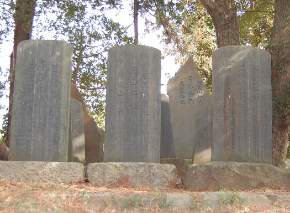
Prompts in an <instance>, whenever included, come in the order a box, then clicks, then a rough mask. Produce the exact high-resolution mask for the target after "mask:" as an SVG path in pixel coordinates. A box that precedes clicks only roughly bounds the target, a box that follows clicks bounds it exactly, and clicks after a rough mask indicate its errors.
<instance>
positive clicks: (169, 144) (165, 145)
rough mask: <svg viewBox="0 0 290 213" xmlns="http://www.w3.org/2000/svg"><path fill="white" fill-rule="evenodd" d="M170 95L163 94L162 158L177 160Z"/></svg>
mask: <svg viewBox="0 0 290 213" xmlns="http://www.w3.org/2000/svg"><path fill="white" fill-rule="evenodd" d="M175 157H176V156H175V148H174V143H173V135H172V125H171V118H170V109H169V97H168V95H164V94H161V141H160V158H175Z"/></svg>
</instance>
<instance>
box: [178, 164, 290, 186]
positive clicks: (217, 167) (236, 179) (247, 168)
mask: <svg viewBox="0 0 290 213" xmlns="http://www.w3.org/2000/svg"><path fill="white" fill-rule="evenodd" d="M289 177H290V170H289V169H284V168H278V167H274V166H272V165H270V164H262V163H250V162H222V161H215V162H211V163H205V164H198V165H195V166H192V167H191V168H190V169H188V170H187V172H186V173H185V175H184V176H183V177H182V181H183V184H184V186H186V187H188V188H189V189H194V190H205V189H208V190H220V189H228V190H254V189H260V188H263V187H268V188H272V189H287V188H289V187H290V181H289Z"/></svg>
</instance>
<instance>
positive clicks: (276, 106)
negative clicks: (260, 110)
mask: <svg viewBox="0 0 290 213" xmlns="http://www.w3.org/2000/svg"><path fill="white" fill-rule="evenodd" d="M289 23H290V1H289V0H276V6H275V17H274V23H273V30H272V35H271V46H270V48H269V52H270V53H271V56H272V96H273V138H272V139H273V142H272V143H273V152H272V163H273V165H278V164H280V163H283V162H285V160H286V156H287V147H288V141H289V133H290V117H289V113H290V109H289V103H290V87H289V80H290V79H289V77H290V60H289V57H290V27H289Z"/></svg>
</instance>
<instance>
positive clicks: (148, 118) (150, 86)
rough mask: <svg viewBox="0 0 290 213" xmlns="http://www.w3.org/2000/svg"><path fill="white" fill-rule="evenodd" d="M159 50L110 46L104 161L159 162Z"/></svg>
mask: <svg viewBox="0 0 290 213" xmlns="http://www.w3.org/2000/svg"><path fill="white" fill-rule="evenodd" d="M160 73H161V54H160V51H159V50H157V49H155V48H152V47H146V46H140V45H125V46H119V47H113V48H111V49H109V56H108V72H107V74H108V77H107V95H106V96H107V97H106V134H105V144H104V162H152V163H159V162H160V133H161V129H160V125H161V100H160Z"/></svg>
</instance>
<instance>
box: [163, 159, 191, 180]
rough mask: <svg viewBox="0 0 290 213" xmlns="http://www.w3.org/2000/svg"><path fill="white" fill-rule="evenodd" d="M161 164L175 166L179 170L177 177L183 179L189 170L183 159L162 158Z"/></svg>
mask: <svg viewBox="0 0 290 213" xmlns="http://www.w3.org/2000/svg"><path fill="white" fill-rule="evenodd" d="M160 163H163V164H173V165H174V166H175V167H176V169H177V175H178V176H180V177H182V176H183V175H184V174H185V172H186V170H187V165H186V162H185V160H184V159H182V158H160Z"/></svg>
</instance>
